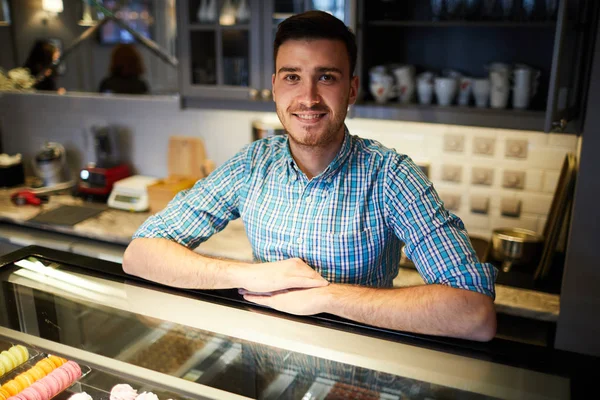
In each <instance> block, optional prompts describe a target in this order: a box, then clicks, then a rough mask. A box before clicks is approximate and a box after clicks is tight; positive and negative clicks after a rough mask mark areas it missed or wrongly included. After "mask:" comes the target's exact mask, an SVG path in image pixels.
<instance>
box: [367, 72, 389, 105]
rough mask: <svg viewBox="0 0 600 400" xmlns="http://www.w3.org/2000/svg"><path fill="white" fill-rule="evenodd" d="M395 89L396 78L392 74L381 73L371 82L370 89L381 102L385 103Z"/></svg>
mask: <svg viewBox="0 0 600 400" xmlns="http://www.w3.org/2000/svg"><path fill="white" fill-rule="evenodd" d="M393 89H394V78H392V77H391V76H390V75H381V76H378V77H377V79H375V80H372V81H371V83H370V84H369V90H370V91H371V94H372V95H373V97H374V98H375V101H376V102H377V103H379V104H384V103H385V102H387V101H388V100H389V99H390V97H392V93H393Z"/></svg>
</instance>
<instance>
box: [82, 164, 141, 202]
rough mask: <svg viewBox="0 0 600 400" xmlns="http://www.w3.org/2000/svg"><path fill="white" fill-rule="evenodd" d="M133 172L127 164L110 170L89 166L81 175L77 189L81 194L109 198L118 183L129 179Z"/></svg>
mask: <svg viewBox="0 0 600 400" xmlns="http://www.w3.org/2000/svg"><path fill="white" fill-rule="evenodd" d="M130 175H131V171H130V169H129V166H128V165H127V164H119V165H115V166H113V167H109V168H101V167H97V166H94V165H88V166H87V167H86V168H83V169H82V170H81V172H80V173H79V182H78V185H77V189H78V191H79V193H80V194H84V195H91V196H98V197H108V195H109V194H110V192H111V190H112V188H113V184H114V183H115V182H116V181H119V180H121V179H124V178H127V177H128V176H130Z"/></svg>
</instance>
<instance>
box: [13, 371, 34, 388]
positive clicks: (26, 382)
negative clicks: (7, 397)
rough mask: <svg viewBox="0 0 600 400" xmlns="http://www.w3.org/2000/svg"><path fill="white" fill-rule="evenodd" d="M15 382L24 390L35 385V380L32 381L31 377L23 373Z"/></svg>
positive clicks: (16, 377)
mask: <svg viewBox="0 0 600 400" xmlns="http://www.w3.org/2000/svg"><path fill="white" fill-rule="evenodd" d="M15 381H16V382H18V383H19V384H20V385H21V388H22V389H25V388H26V387H29V386H31V384H32V383H33V379H31V376H29V374H26V373H22V374H19V375H17V376H15Z"/></svg>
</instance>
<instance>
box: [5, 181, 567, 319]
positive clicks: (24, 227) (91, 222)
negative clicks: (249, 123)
mask: <svg viewBox="0 0 600 400" xmlns="http://www.w3.org/2000/svg"><path fill="white" fill-rule="evenodd" d="M8 193H9V192H8V190H6V189H4V190H3V189H0V242H2V241H5V242H7V243H8V244H13V245H18V246H27V245H39V246H44V247H50V248H53V249H57V250H64V251H70V252H73V253H76V254H83V255H88V256H90V257H94V258H102V259H105V260H108V261H113V262H116V263H121V262H122V261H123V252H124V250H125V246H126V245H127V244H129V242H130V240H131V236H132V235H133V233H134V232H135V231H136V229H137V228H138V227H139V225H141V224H142V223H143V222H144V220H145V219H146V218H148V216H149V215H150V214H148V213H130V212H126V211H121V210H114V209H105V210H104V211H103V212H102V213H100V214H98V215H97V216H94V217H91V218H88V219H86V220H84V221H82V222H79V223H77V224H74V225H73V226H67V225H59V224H41V223H36V222H35V221H34V218H35V217H36V216H38V215H40V214H41V213H43V212H46V211H52V210H55V209H56V208H57V207H59V206H64V205H68V206H81V205H85V204H86V203H85V202H83V201H82V200H81V199H77V198H73V197H71V196H67V195H53V196H52V197H51V198H50V202H49V203H48V204H45V205H43V206H42V207H34V206H22V207H17V206H15V205H14V204H12V203H11V202H10V200H9V199H8V195H7V194H8ZM88 206H89V205H88ZM196 252H198V253H200V254H203V255H206V256H209V257H218V258H228V259H233V260H238V261H243V262H252V259H253V257H252V247H251V246H250V242H249V240H248V237H247V235H246V231H245V228H244V224H243V222H242V221H241V220H240V219H238V220H234V221H231V222H230V223H229V224H228V225H227V227H226V228H225V229H224V230H223V231H221V232H219V233H217V234H216V235H214V236H213V237H211V238H210V239H209V240H207V241H206V242H204V243H202V244H200V246H199V247H198V248H197V249H196ZM422 284H424V282H423V279H422V278H421V276H420V275H419V274H418V273H417V272H416V270H414V269H410V268H400V270H399V272H398V276H397V277H396V279H394V286H396V287H403V286H413V285H422ZM495 304H496V310H497V311H498V312H499V313H502V314H506V315H511V316H517V317H523V318H528V319H533V320H539V321H548V322H551V323H554V322H555V321H556V320H557V319H558V315H559V309H560V296H559V295H558V294H552V293H545V292H539V291H533V290H527V289H521V288H516V287H510V286H505V285H500V284H496V301H495Z"/></svg>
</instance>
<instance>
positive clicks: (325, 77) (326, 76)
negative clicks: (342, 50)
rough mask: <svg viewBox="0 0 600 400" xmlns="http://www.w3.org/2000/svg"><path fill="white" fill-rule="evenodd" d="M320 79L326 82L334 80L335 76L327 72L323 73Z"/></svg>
mask: <svg viewBox="0 0 600 400" xmlns="http://www.w3.org/2000/svg"><path fill="white" fill-rule="evenodd" d="M319 79H320V80H322V81H325V82H333V81H335V76H333V75H328V74H326V75H321V77H320V78H319Z"/></svg>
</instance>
